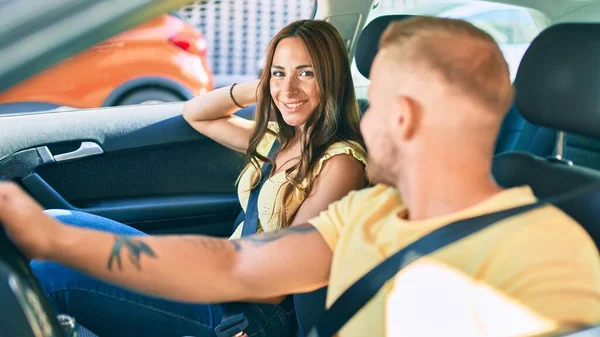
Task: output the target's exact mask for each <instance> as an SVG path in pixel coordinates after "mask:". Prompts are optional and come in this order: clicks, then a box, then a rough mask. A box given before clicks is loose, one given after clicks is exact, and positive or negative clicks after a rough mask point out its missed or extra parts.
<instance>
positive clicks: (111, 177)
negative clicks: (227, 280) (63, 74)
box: [0, 103, 245, 236]
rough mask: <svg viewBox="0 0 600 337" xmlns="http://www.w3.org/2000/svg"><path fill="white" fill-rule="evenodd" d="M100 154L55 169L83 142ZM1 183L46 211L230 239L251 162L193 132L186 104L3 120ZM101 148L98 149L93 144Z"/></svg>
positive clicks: (150, 229)
mask: <svg viewBox="0 0 600 337" xmlns="http://www.w3.org/2000/svg"><path fill="white" fill-rule="evenodd" d="M84 142H85V143H88V144H97V147H98V148H99V149H101V151H99V152H98V151H96V152H94V153H93V155H90V156H85V157H81V158H77V159H74V160H67V161H61V162H56V158H60V155H61V154H62V155H64V154H65V153H67V154H68V153H73V151H76V150H78V149H79V148H80V147H81V144H82V143H84ZM0 144H7V145H6V146H4V145H3V146H1V147H0V158H2V159H0V176H1V177H3V178H4V179H13V180H16V181H18V182H20V183H21V184H22V186H23V187H25V189H26V190H27V191H28V192H29V193H30V194H31V195H32V196H33V197H34V198H36V199H37V200H38V202H40V203H41V204H42V205H43V206H44V207H46V208H64V209H71V210H82V211H86V212H89V213H92V214H97V215H101V216H105V217H108V218H111V219H114V220H117V221H120V222H124V223H127V224H129V225H131V226H133V227H136V228H138V229H140V230H143V231H145V232H148V233H167V232H168V233H173V232H180V233H203V234H209V235H221V236H224V235H228V234H230V233H231V229H232V223H233V220H234V218H235V217H236V215H237V213H238V211H239V203H238V201H237V197H236V187H235V182H236V179H237V177H238V175H239V173H240V171H241V170H242V168H243V166H244V164H245V158H244V156H243V155H241V154H239V153H235V152H233V151H231V150H229V149H227V148H225V147H223V146H221V145H219V144H217V143H215V142H213V141H212V140H210V139H208V138H206V137H203V136H202V135H200V134H198V133H197V132H196V131H195V130H193V129H192V128H191V127H190V126H189V125H188V124H187V123H186V122H185V121H184V120H183V118H182V117H181V103H174V104H161V105H146V106H143V105H140V106H129V107H115V108H102V109H90V110H74V111H68V112H62V113H39V114H30V115H18V116H17V115H14V116H5V117H0ZM93 147H95V146H93Z"/></svg>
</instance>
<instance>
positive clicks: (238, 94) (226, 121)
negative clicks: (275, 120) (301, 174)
mask: <svg viewBox="0 0 600 337" xmlns="http://www.w3.org/2000/svg"><path fill="white" fill-rule="evenodd" d="M257 86H258V81H252V82H247V83H241V84H238V85H236V86H235V87H234V88H233V92H232V95H233V97H234V99H235V101H236V102H237V103H238V104H240V105H242V106H248V105H252V104H254V103H256V90H257ZM230 89H231V86H227V87H223V88H219V89H215V90H213V91H211V92H208V93H206V94H204V95H200V96H198V97H194V98H193V99H191V100H189V101H187V102H185V104H184V105H183V118H184V119H185V120H186V121H187V122H188V123H189V124H190V125H191V126H192V127H193V128H194V129H196V131H198V132H200V133H201V134H203V135H205V136H207V137H208V138H211V139H212V140H214V141H216V142H217V143H219V144H221V145H223V146H226V147H228V148H230V149H232V150H235V151H238V152H242V153H244V152H246V150H247V149H248V144H249V143H250V134H251V130H252V127H253V126H254V122H253V121H250V120H247V119H244V118H241V117H238V116H234V115H233V114H234V113H235V112H236V111H238V110H239V109H240V108H239V107H238V106H236V105H235V103H234V102H233V100H232V99H231V96H230V93H229V91H230Z"/></svg>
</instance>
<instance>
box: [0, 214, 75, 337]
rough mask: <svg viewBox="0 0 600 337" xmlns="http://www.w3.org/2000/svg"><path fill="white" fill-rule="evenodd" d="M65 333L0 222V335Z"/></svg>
mask: <svg viewBox="0 0 600 337" xmlns="http://www.w3.org/2000/svg"><path fill="white" fill-rule="evenodd" d="M9 336H21V337H65V336H66V335H65V332H64V331H63V329H62V327H61V325H60V324H59V322H58V319H57V316H56V313H55V311H54V309H53V308H52V306H51V304H50V302H49V301H48V299H47V298H46V296H45V295H44V292H43V291H42V288H41V287H40V285H39V283H38V281H37V279H36V278H35V276H34V275H33V272H32V271H31V268H29V261H28V259H27V258H25V256H24V255H23V254H22V253H21V251H19V249H18V248H17V247H16V246H15V245H14V244H13V243H12V241H11V240H10V239H9V238H8V237H7V235H6V233H5V232H4V227H3V225H2V223H1V222H0V337H9Z"/></svg>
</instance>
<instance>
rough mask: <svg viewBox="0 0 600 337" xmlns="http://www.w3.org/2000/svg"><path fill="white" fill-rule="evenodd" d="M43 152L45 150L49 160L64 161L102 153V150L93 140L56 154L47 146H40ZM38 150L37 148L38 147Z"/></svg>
mask: <svg viewBox="0 0 600 337" xmlns="http://www.w3.org/2000/svg"><path fill="white" fill-rule="evenodd" d="M42 150H43V152H45V156H46V157H49V159H50V161H54V162H57V163H59V162H64V161H67V160H73V159H80V158H85V157H89V156H95V155H99V154H103V153H104V150H102V148H101V147H100V145H98V144H96V143H94V142H81V145H80V146H79V148H78V149H77V150H75V151H73V152H67V153H61V154H57V155H53V154H52V153H51V152H50V150H49V149H48V147H46V146H44V147H43V148H42ZM38 152H39V149H38Z"/></svg>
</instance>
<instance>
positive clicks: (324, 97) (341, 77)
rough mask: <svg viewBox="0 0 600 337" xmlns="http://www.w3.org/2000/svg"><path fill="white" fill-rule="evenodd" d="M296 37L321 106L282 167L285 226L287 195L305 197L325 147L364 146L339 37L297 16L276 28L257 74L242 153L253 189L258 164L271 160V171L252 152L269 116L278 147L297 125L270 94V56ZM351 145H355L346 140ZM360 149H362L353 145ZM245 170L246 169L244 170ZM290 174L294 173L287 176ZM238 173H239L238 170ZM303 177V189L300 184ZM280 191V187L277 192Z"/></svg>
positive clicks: (287, 142)
mask: <svg viewBox="0 0 600 337" xmlns="http://www.w3.org/2000/svg"><path fill="white" fill-rule="evenodd" d="M290 37H296V38H300V39H301V40H302V42H303V43H304V45H305V46H306V49H307V50H308V54H309V56H310V59H311V62H312V65H313V68H314V70H315V78H316V80H317V83H318V87H319V93H320V96H321V97H320V98H321V100H320V104H319V106H318V107H317V108H316V110H315V111H314V112H313V114H312V115H311V117H310V118H309V120H308V121H307V122H306V126H305V132H304V133H303V135H302V139H301V141H302V143H301V144H302V151H301V157H300V160H299V161H298V163H297V164H296V165H294V166H292V167H290V168H288V169H287V170H286V171H285V174H286V177H287V182H286V183H285V184H284V185H283V186H282V190H283V198H282V199H281V200H282V201H281V205H280V206H281V207H280V210H281V211H280V214H279V224H280V227H287V226H289V225H290V224H291V223H292V221H293V219H294V216H295V211H294V212H293V213H291V214H288V212H287V210H286V206H287V205H288V202H289V201H290V200H291V196H292V193H300V194H301V195H303V196H304V197H306V196H307V195H310V192H311V189H312V186H313V183H314V179H315V176H314V174H313V173H312V171H313V168H314V167H315V165H316V163H317V162H318V160H319V159H320V158H321V157H322V156H323V154H324V153H325V151H326V150H327V149H328V148H329V146H331V145H332V144H334V143H336V142H350V141H354V142H357V143H358V144H360V146H362V147H363V149H364V143H363V141H362V137H361V134H360V131H359V114H358V105H357V103H356V95H355V94H354V84H353V82H352V76H351V71H350V61H349V59H348V53H347V51H346V46H345V45H344V41H343V39H342V37H341V35H340V33H339V32H338V31H337V29H336V28H335V27H334V26H332V25H331V24H329V23H327V22H325V21H319V20H300V21H295V22H292V23H290V24H289V25H287V26H285V27H284V28H283V29H281V30H280V31H279V32H278V33H277V35H275V37H274V38H273V39H272V40H271V42H270V43H269V46H268V48H267V55H266V60H265V71H263V74H262V75H261V78H260V83H259V85H258V88H257V104H256V114H255V122H256V123H255V126H254V129H253V131H252V135H251V137H250V144H249V146H248V151H247V153H246V154H247V156H248V159H249V161H250V165H248V166H247V167H246V169H248V168H249V167H250V166H253V167H254V169H255V170H256V171H257V172H258V174H257V177H256V178H255V179H254V182H253V184H252V186H253V187H256V185H258V183H259V182H260V180H261V174H260V163H259V160H260V161H262V162H270V163H271V164H272V165H273V170H272V171H271V172H275V171H276V169H277V168H276V167H275V163H274V162H273V160H271V159H270V158H266V157H265V156H263V155H261V154H260V153H258V152H257V150H256V149H257V147H258V145H259V143H260V142H261V140H262V139H263V137H264V136H265V134H266V133H267V132H269V133H273V132H272V131H271V130H270V129H268V123H269V119H270V117H271V116H273V115H274V117H275V120H276V122H277V124H278V126H279V132H278V134H277V139H278V140H279V142H280V144H281V149H284V148H286V146H288V145H290V141H291V140H292V139H294V136H295V135H296V129H295V128H294V127H292V126H289V125H287V124H286V123H285V121H284V120H283V118H282V116H281V113H280V111H279V109H278V108H277V106H276V105H275V102H274V101H273V99H272V97H271V92H270V79H271V71H270V67H271V64H272V62H273V55H274V54H275V49H276V48H277V45H278V44H279V42H280V41H281V40H283V39H285V38H290ZM348 145H350V146H354V144H350V143H348ZM357 150H359V151H364V150H362V149H357ZM244 171H246V170H244ZM293 172H295V174H291V173H293ZM242 174H243V172H242ZM305 179H308V183H307V185H306V187H305V188H303V186H302V182H303V181H304V180H305ZM279 192H281V191H279Z"/></svg>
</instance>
